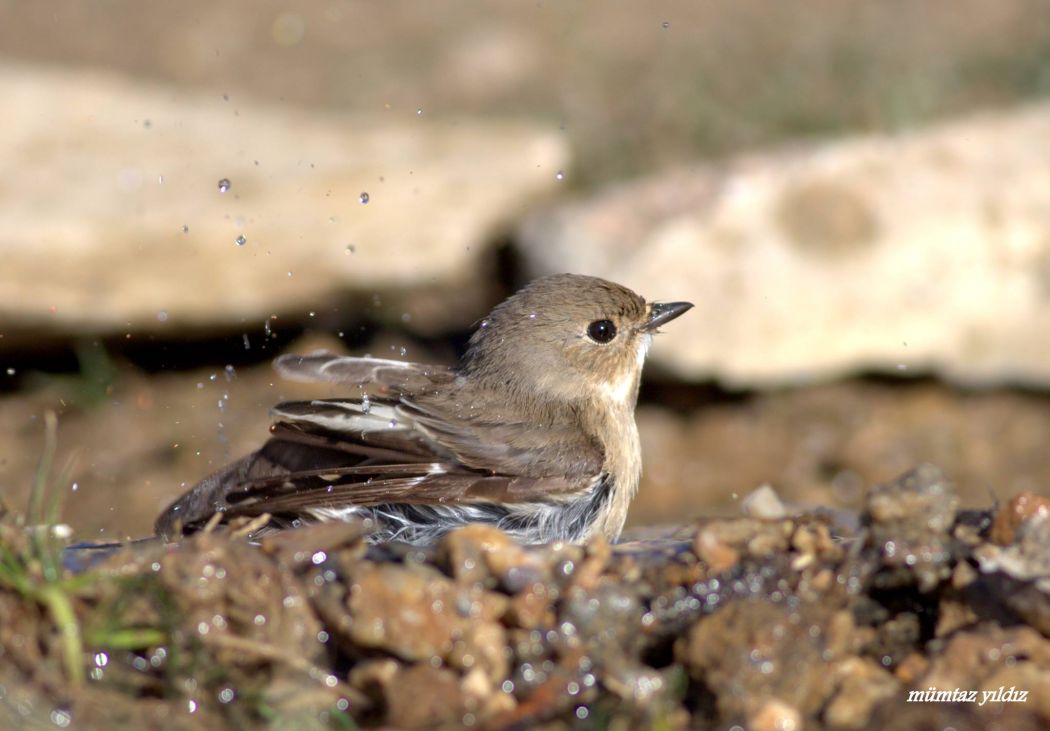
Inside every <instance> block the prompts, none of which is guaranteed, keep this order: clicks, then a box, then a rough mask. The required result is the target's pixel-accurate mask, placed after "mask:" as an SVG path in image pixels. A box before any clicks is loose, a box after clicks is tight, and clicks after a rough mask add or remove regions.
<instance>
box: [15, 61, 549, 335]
mask: <svg viewBox="0 0 1050 731" xmlns="http://www.w3.org/2000/svg"><path fill="white" fill-rule="evenodd" d="M0 95H2V96H3V98H4V99H5V109H6V110H7V111H6V113H5V119H4V125H3V127H2V129H0V165H2V169H3V170H4V171H5V173H6V174H5V177H4V178H3V179H2V180H0V191H2V195H0V246H2V247H3V251H4V266H3V267H0V334H3V338H2V340H0V347H2V346H5V345H8V346H9V345H11V344H13V343H14V342H15V341H16V340H18V339H19V338H20V337H23V338H29V337H39V336H40V334H41V332H42V331H43V332H48V331H50V332H54V333H59V334H61V333H69V332H75V333H82V332H87V333H102V334H113V333H123V332H129V331H142V330H146V331H152V332H159V333H169V334H170V333H172V332H173V331H176V330H177V329H179V328H181V327H189V326H193V327H234V326H237V325H239V324H241V323H245V322H250V323H252V324H256V325H258V324H260V323H261V322H262V321H263V320H264V319H265V318H267V317H269V316H270V315H271V314H272V313H305V311H306V310H307V309H321V308H328V309H329V310H330V309H332V308H334V309H338V308H339V307H340V306H346V305H347V304H348V302H347V295H348V294H357V295H359V296H360V298H361V299H359V300H358V301H359V302H360V303H361V304H362V306H363V305H364V303H366V302H367V303H368V304H369V305H371V306H373V307H375V303H374V301H373V296H374V295H376V294H378V295H381V301H382V304H383V307H384V310H385V311H387V313H388V314H389V316H390V317H391V318H392V319H396V320H397V321H398V322H399V323H401V322H402V321H404V322H407V323H408V326H409V327H411V328H417V329H420V330H423V331H426V330H428V329H433V328H435V327H438V326H440V325H447V324H448V323H449V321H450V320H452V321H453V322H455V324H457V325H461V324H462V320H463V319H466V318H472V317H474V316H477V315H478V314H479V313H480V312H483V311H484V309H485V308H486V307H487V305H488V304H490V302H488V301H486V300H485V299H484V298H485V297H486V292H485V291H484V288H483V287H481V286H479V284H478V280H479V278H480V274H481V273H482V272H483V271H484V269H483V267H484V265H485V262H484V261H483V259H484V257H483V256H482V255H483V253H484V251H485V249H486V244H487V243H488V242H490V241H491V240H492V239H493V237H494V235H497V234H498V233H499V231H500V230H501V229H503V228H505V227H507V226H509V225H510V223H511V222H512V221H513V219H514V217H515V216H517V215H518V214H519V213H520V212H521V210H522V208H523V207H524V206H525V205H526V203H527V202H528V201H529V200H530V199H531V198H533V197H535V196H536V195H537V194H540V193H543V192H544V191H546V190H549V189H551V188H553V187H554V186H555V185H556V184H557V181H556V179H555V173H556V172H557V171H558V170H560V169H562V168H564V167H565V166H566V165H567V148H566V144H565V142H564V140H563V137H562V135H560V134H559V133H558V132H557V131H554V130H552V129H550V128H548V127H545V126H543V125H539V124H535V123H522V122H504V123H499V122H480V121H476V120H459V121H446V122H441V121H435V120H432V119H430V118H429V117H426V118H424V117H418V118H417V117H416V116H415V115H412V116H411V117H409V118H404V117H398V116H394V115H393V114H391V115H389V116H373V117H354V116H348V115H339V114H333V113H330V112H327V111H321V110H317V109H292V108H288V107H275V106H269V105H264V104H261V103H255V102H251V101H248V100H245V99H242V98H239V97H236V98H227V97H226V96H225V95H223V96H221V97H220V96H219V95H218V94H200V93H198V92H189V91H185V90H182V89H179V88H174V87H164V86H149V85H143V84H138V83H134V82H131V81H128V80H124V79H120V78H116V77H111V76H106V75H102V74H74V73H68V72H60V71H54V70H47V69H43V68H32V67H17V66H10V65H7V66H3V67H0ZM223 189H226V190H225V192H222V190H223ZM416 289H419V290H420V291H421V293H422V295H421V296H420V298H419V299H418V301H417V299H415V298H406V297H405V293H406V292H408V291H413V292H415V291H416ZM453 293H454V296H453ZM351 302H353V300H351ZM379 316H382V315H381V313H379Z"/></svg>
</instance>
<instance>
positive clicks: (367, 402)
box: [361, 393, 372, 414]
mask: <svg viewBox="0 0 1050 731" xmlns="http://www.w3.org/2000/svg"><path fill="white" fill-rule="evenodd" d="M371 410H372V400H371V399H370V398H368V394H367V393H366V394H362V395H361V413H362V414H367V413H368V412H369V411H371Z"/></svg>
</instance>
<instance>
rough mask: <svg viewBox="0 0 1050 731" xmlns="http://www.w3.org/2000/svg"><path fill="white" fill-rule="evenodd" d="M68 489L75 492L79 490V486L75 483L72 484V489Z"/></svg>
mask: <svg viewBox="0 0 1050 731" xmlns="http://www.w3.org/2000/svg"><path fill="white" fill-rule="evenodd" d="M69 489H70V490H72V491H73V492H76V491H77V490H79V489H80V484H79V483H76V482H74V483H73V486H72V487H70V488H69Z"/></svg>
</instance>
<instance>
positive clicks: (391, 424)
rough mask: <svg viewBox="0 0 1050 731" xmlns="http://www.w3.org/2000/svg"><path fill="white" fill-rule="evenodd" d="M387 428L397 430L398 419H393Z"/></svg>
mask: <svg viewBox="0 0 1050 731" xmlns="http://www.w3.org/2000/svg"><path fill="white" fill-rule="evenodd" d="M387 426H389V427H390V428H391V429H396V428H397V419H391V420H390V423H389V424H387Z"/></svg>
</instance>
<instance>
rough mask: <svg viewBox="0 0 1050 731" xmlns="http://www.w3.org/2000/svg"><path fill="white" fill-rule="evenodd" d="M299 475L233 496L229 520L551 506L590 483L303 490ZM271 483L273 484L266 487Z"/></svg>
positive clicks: (445, 480)
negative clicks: (380, 508) (316, 512)
mask: <svg viewBox="0 0 1050 731" xmlns="http://www.w3.org/2000/svg"><path fill="white" fill-rule="evenodd" d="M301 479H302V478H301V477H300V475H297V474H294V473H293V474H290V475H287V476H286V478H285V480H284V482H283V484H282V486H280V487H276V488H275V487H271V486H270V485H266V486H265V487H257V486H256V485H255V484H253V482H249V483H247V484H245V485H244V488H245V489H244V491H243V492H239V493H238V494H236V495H230V496H229V501H230V506H229V507H228V508H227V509H226V514H227V516H230V517H233V516H238V515H258V514H260V513H264V512H265V513H281V512H296V511H301V510H306V509H311V508H330V507H341V506H346V505H356V506H360V507H374V506H376V505H384V504H390V503H405V504H413V505H451V504H462V503H478V502H486V503H523V502H533V501H538V500H549V499H550V498H552V497H556V496H558V495H561V494H574V493H577V492H579V491H581V490H584V489H586V488H587V487H588V486H589V485H590V483H591V480H587V479H584V478H580V479H574V480H569V479H566V478H555V477H542V478H536V477H507V476H504V475H481V474H478V473H472V472H460V473H451V474H434V475H427V476H411V477H408V476H406V477H395V478H382V479H373V480H370V481H368V482H353V483H349V484H334V485H323V486H322V485H318V486H314V487H302V486H298V484H297V483H300V481H301ZM267 482H268V481H267Z"/></svg>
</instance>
